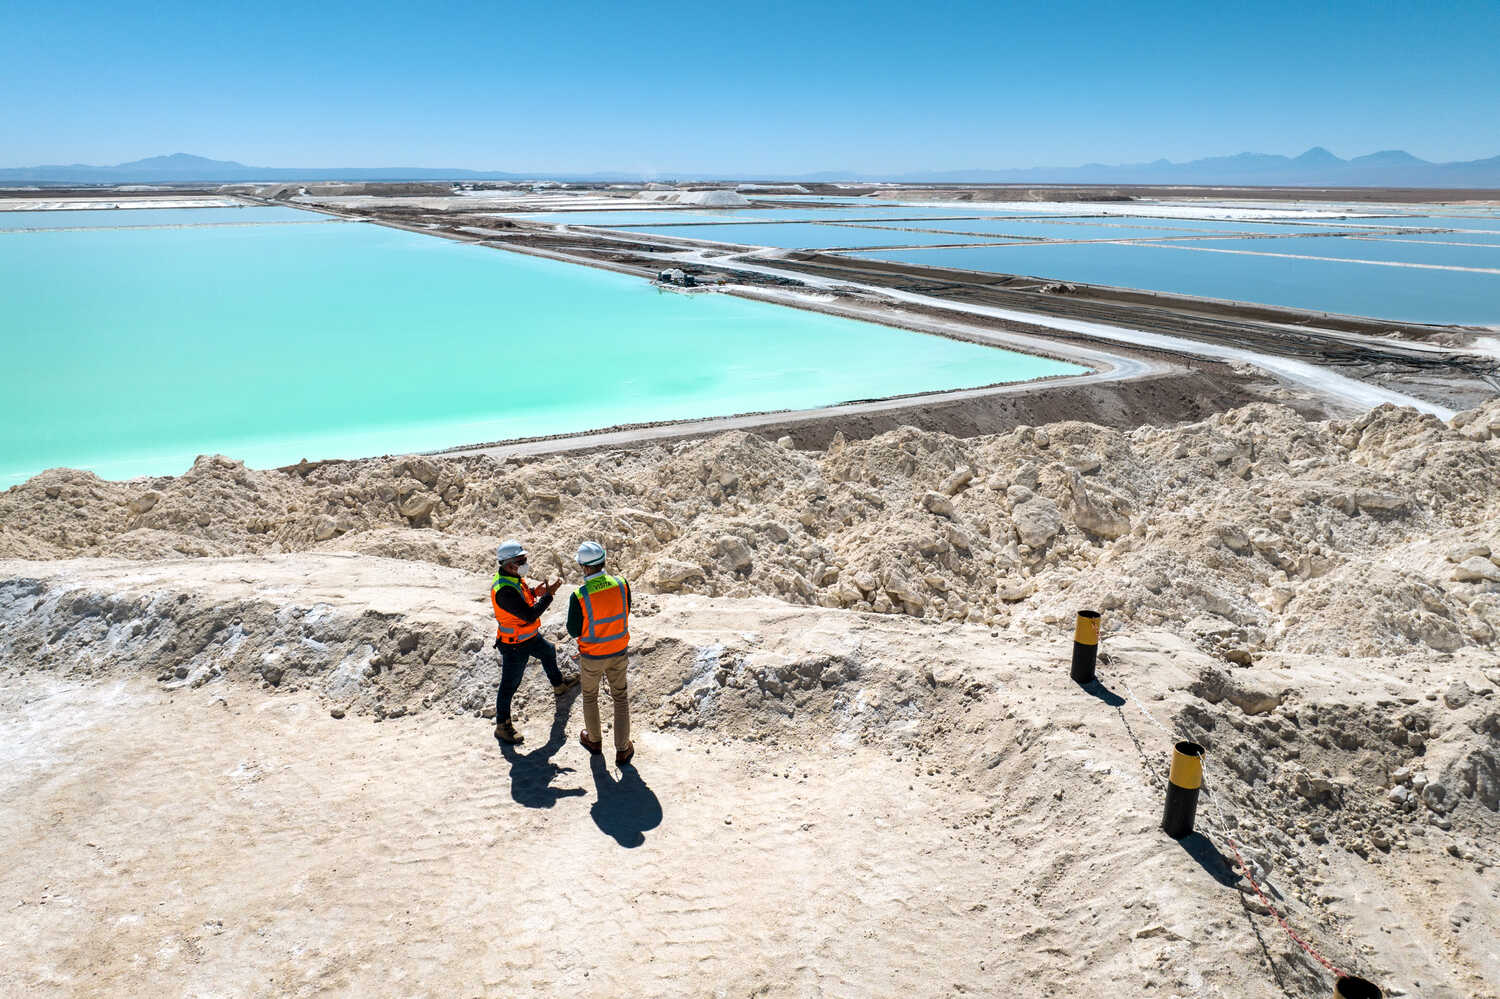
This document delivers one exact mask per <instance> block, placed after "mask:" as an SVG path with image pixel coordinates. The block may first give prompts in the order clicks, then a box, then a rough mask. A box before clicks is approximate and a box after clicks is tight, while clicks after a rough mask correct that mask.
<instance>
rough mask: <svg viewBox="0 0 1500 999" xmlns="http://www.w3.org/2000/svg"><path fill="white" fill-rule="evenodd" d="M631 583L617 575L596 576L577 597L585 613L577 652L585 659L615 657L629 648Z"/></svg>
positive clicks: (586, 582) (580, 590)
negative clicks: (587, 657) (585, 657)
mask: <svg viewBox="0 0 1500 999" xmlns="http://www.w3.org/2000/svg"><path fill="white" fill-rule="evenodd" d="M629 593H630V584H629V583H627V582H625V580H623V579H621V578H620V577H618V576H602V575H601V576H595V577H594V578H593V579H589V580H586V581H585V582H584V584H583V585H582V586H580V587H579V588H578V589H577V590H576V591H574V595H575V596H577V597H578V606H579V608H580V609H581V610H582V611H583V628H582V630H581V631H580V632H579V635H578V651H579V652H581V653H583V654H584V655H586V656H614V655H619V654H620V653H621V652H624V651H625V649H626V647H627V646H629V645H630V606H629V603H628V597H629Z"/></svg>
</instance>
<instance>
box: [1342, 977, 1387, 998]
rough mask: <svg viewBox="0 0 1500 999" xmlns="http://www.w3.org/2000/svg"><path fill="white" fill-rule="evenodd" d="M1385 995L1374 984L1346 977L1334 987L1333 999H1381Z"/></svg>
mask: <svg viewBox="0 0 1500 999" xmlns="http://www.w3.org/2000/svg"><path fill="white" fill-rule="evenodd" d="M1383 995H1385V993H1383V992H1381V991H1380V988H1379V986H1377V985H1376V984H1375V983H1374V982H1369V981H1366V980H1365V979H1363V978H1355V977H1354V976H1353V975H1345V976H1343V977H1342V978H1340V979H1339V980H1338V981H1337V982H1336V983H1335V984H1334V986H1333V999H1381V997H1382V996H1383Z"/></svg>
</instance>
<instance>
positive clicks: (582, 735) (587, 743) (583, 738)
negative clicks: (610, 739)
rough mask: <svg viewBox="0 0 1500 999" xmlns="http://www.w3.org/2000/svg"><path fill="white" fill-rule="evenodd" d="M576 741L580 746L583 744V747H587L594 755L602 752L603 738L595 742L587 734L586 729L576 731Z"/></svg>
mask: <svg viewBox="0 0 1500 999" xmlns="http://www.w3.org/2000/svg"><path fill="white" fill-rule="evenodd" d="M578 742H579V744H580V745H581V746H583V748H584V749H587V750H588V751H589V752H590V753H593V754H594V755H595V756H598V755H599V754H600V753H602V752H604V740H603V739H600V740H599V741H598V742H595V741H594V740H593V739H590V738H589V734H588V732H586V731H584V732H579V733H578Z"/></svg>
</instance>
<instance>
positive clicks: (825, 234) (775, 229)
mask: <svg viewBox="0 0 1500 999" xmlns="http://www.w3.org/2000/svg"><path fill="white" fill-rule="evenodd" d="M912 224H913V225H916V224H918V223H912ZM618 231H619V232H620V233H621V234H622V235H623V234H625V233H641V234H644V235H652V236H671V237H673V238H675V239H699V240H707V241H709V242H713V243H730V244H732V245H735V246H774V247H776V248H778V249H783V250H828V249H832V248H834V247H864V246H945V245H951V244H954V243H995V242H1002V241H1001V240H997V239H995V238H993V237H989V236H966V235H957V236H955V235H951V234H947V233H933V232H917V231H914V230H910V229H876V228H869V227H855V226H852V225H819V224H818V223H816V222H805V223H799V222H791V223H775V222H766V223H761V224H759V225H757V224H756V223H754V222H749V223H746V224H745V225H679V226H671V225H666V226H632V227H630V228H628V229H627V228H621V229H619V230H618Z"/></svg>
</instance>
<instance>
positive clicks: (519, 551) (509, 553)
mask: <svg viewBox="0 0 1500 999" xmlns="http://www.w3.org/2000/svg"><path fill="white" fill-rule="evenodd" d="M495 554H496V556H498V557H499V559H500V561H502V562H509V561H510V560H511V559H513V558H520V557H522V556H523V555H525V554H526V549H525V548H523V547H521V542H519V541H517V540H516V539H515V538H508V539H506V540H505V541H504V542H503V543H502V544H501V545H500V547H499V548H496V549H495Z"/></svg>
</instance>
